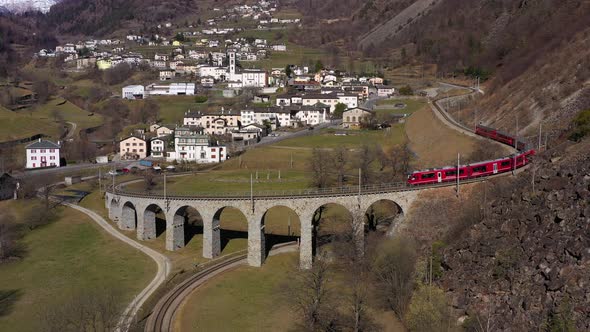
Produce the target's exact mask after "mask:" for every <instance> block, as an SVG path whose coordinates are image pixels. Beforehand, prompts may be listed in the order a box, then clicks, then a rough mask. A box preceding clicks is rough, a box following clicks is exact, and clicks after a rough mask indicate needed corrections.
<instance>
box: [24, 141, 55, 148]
mask: <svg viewBox="0 0 590 332" xmlns="http://www.w3.org/2000/svg"><path fill="white" fill-rule="evenodd" d="M26 148H27V149H59V148H60V146H59V145H58V144H55V143H53V142H51V141H46V140H42V139H39V140H38V141H37V142H34V143H31V144H29V145H27V147H26Z"/></svg>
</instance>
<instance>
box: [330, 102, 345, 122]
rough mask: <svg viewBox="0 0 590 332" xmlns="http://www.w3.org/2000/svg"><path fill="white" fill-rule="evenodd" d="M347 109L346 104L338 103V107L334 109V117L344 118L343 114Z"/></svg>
mask: <svg viewBox="0 0 590 332" xmlns="http://www.w3.org/2000/svg"><path fill="white" fill-rule="evenodd" d="M344 111H346V104H343V103H338V104H336V109H334V113H333V117H334V119H342V114H343V113H344Z"/></svg>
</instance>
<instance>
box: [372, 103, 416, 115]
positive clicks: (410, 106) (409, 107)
mask: <svg viewBox="0 0 590 332" xmlns="http://www.w3.org/2000/svg"><path fill="white" fill-rule="evenodd" d="M395 104H405V105H406V107H404V108H399V109H398V108H394V105H395ZM426 105H428V102H427V101H426V100H423V99H383V100H379V101H378V102H377V106H383V107H388V106H391V109H375V111H376V112H378V113H381V112H386V113H392V114H412V113H414V112H416V111H418V110H420V109H422V108H424V107H425V106H426Z"/></svg>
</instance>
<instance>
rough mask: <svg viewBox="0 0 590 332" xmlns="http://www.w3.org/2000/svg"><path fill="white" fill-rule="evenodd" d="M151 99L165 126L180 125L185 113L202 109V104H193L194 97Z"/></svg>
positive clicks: (160, 97)
mask: <svg viewBox="0 0 590 332" xmlns="http://www.w3.org/2000/svg"><path fill="white" fill-rule="evenodd" d="M152 99H153V100H155V101H156V102H157V103H158V106H160V119H161V121H162V123H165V124H175V123H180V124H182V123H183V119H184V113H185V112H186V111H188V110H196V109H200V108H202V107H203V104H197V103H196V102H195V96H171V97H169V96H158V97H153V98H152ZM129 103H133V101H129Z"/></svg>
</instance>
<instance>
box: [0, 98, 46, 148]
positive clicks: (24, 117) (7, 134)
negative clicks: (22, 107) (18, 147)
mask: <svg viewBox="0 0 590 332" xmlns="http://www.w3.org/2000/svg"><path fill="white" fill-rule="evenodd" d="M37 134H45V135H48V136H57V134H58V127H57V125H56V124H55V123H53V122H52V121H48V120H42V119H38V118H36V117H34V115H33V116H31V115H29V114H25V113H20V112H19V113H15V112H12V111H10V110H7V109H5V108H3V107H1V106H0V141H10V140H15V139H20V138H26V137H31V136H33V135H37Z"/></svg>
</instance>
